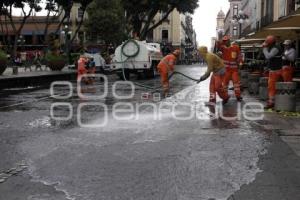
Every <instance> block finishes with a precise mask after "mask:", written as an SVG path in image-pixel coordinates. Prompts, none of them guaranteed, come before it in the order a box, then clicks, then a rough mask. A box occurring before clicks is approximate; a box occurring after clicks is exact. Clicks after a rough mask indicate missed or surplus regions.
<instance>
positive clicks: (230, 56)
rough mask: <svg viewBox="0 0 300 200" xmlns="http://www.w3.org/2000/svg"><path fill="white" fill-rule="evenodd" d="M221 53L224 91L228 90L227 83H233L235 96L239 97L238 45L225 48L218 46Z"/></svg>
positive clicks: (239, 56) (239, 57)
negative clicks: (223, 66)
mask: <svg viewBox="0 0 300 200" xmlns="http://www.w3.org/2000/svg"><path fill="white" fill-rule="evenodd" d="M220 51H221V52H222V54H223V55H222V58H223V61H224V64H225V67H226V74H225V78H224V84H225V87H226V90H228V86H229V82H230V81H232V82H233V86H234V92H235V96H236V97H237V98H239V97H241V80H240V75H239V69H238V65H239V62H240V61H241V50H240V47H239V46H238V45H232V46H230V47H226V46H225V45H222V46H220Z"/></svg>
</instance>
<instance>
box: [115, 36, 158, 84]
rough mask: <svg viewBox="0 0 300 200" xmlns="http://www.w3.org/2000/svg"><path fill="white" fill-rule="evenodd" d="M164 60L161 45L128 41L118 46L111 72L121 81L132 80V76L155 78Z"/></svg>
mask: <svg viewBox="0 0 300 200" xmlns="http://www.w3.org/2000/svg"><path fill="white" fill-rule="evenodd" d="M162 58H163V55H162V53H161V49H160V44H157V43H146V42H145V41H138V40H128V41H126V42H124V43H123V44H122V45H120V46H118V47H117V49H116V51H115V55H114V56H113V59H112V64H111V70H112V71H116V72H117V74H118V76H119V77H120V78H121V79H123V80H124V79H126V80H129V79H130V74H138V75H144V76H143V77H145V78H154V77H155V74H156V66H157V65H158V63H159V62H160V60H161V59H162Z"/></svg>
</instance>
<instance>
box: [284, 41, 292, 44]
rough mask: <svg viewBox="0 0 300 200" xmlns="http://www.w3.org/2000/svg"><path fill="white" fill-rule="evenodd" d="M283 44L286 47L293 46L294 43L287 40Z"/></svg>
mask: <svg viewBox="0 0 300 200" xmlns="http://www.w3.org/2000/svg"><path fill="white" fill-rule="evenodd" d="M283 44H284V45H291V44H292V41H291V40H286V41H284V43H283Z"/></svg>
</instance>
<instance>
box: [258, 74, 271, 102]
mask: <svg viewBox="0 0 300 200" xmlns="http://www.w3.org/2000/svg"><path fill="white" fill-rule="evenodd" d="M268 85H269V78H268V77H262V78H260V80H259V99H260V100H263V101H266V100H268V98H269V91H268Z"/></svg>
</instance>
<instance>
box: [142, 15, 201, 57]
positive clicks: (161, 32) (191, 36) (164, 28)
mask: <svg viewBox="0 0 300 200" xmlns="http://www.w3.org/2000/svg"><path fill="white" fill-rule="evenodd" d="M163 16H164V13H158V14H157V15H156V16H155V18H154V21H155V22H158V21H159V20H161V19H162V18H163ZM192 22H193V19H192V16H191V15H189V14H182V13H179V12H178V11H177V10H174V11H173V12H172V13H171V14H170V15H169V16H168V18H167V19H166V20H165V21H164V22H163V23H162V24H161V25H160V26H158V27H157V28H156V29H154V30H153V32H151V33H150V34H149V35H148V37H147V41H148V42H155V43H160V44H161V47H162V49H163V51H165V52H164V53H165V54H166V53H169V52H170V51H172V50H173V49H180V50H181V52H182V54H181V59H185V57H186V56H189V55H190V54H191V53H192V51H194V50H195V49H197V41H196V32H195V30H194V28H193V24H192Z"/></svg>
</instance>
